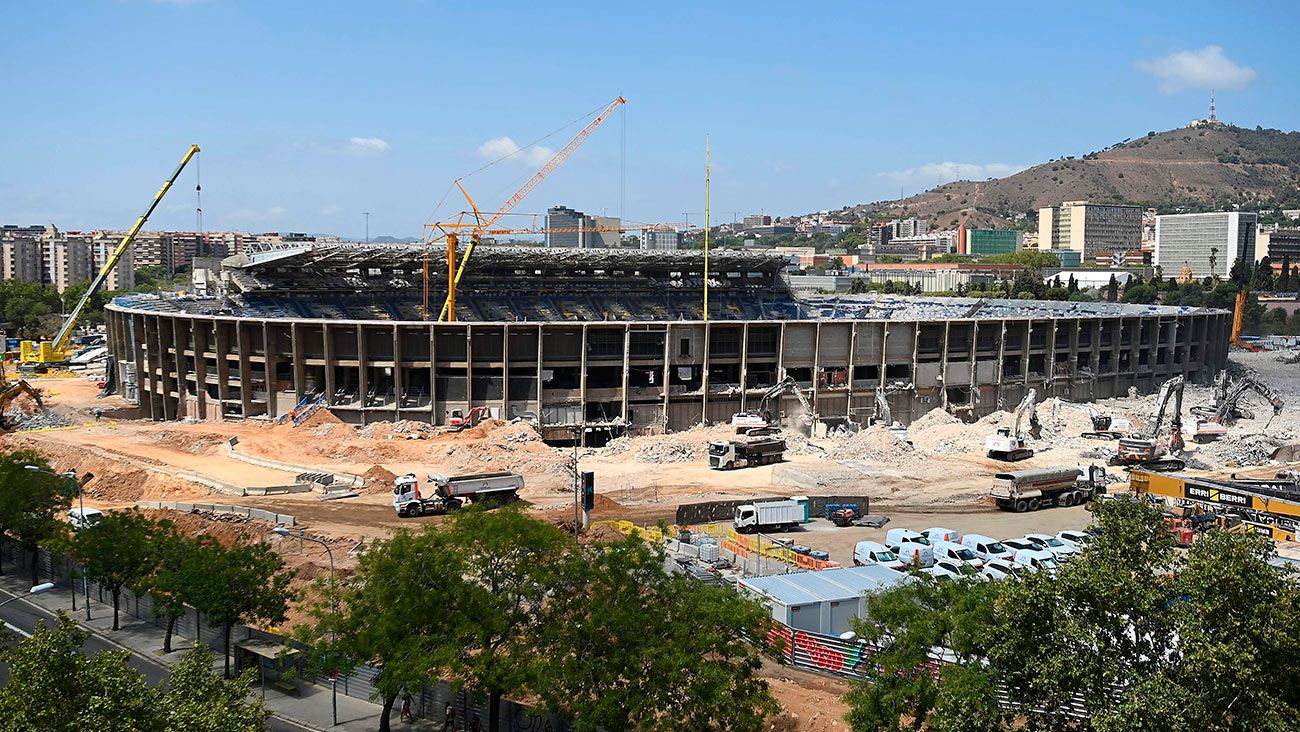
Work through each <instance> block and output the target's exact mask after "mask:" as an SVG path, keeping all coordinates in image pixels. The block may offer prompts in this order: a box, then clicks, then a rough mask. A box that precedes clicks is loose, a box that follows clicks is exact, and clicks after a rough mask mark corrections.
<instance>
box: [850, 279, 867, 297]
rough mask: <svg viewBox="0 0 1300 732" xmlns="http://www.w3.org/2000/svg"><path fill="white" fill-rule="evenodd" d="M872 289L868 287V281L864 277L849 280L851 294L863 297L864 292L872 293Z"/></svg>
mask: <svg viewBox="0 0 1300 732" xmlns="http://www.w3.org/2000/svg"><path fill="white" fill-rule="evenodd" d="M870 291H871V288H870V287H867V280H866V278H864V277H854V278H853V279H851V280H849V294H850V295H861V294H862V293H864V292H870Z"/></svg>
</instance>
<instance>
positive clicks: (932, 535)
mask: <svg viewBox="0 0 1300 732" xmlns="http://www.w3.org/2000/svg"><path fill="white" fill-rule="evenodd" d="M921 535H922V536H924V537H925V538H927V539H929V540H930V543H931V544H933V543H934V542H936V541H952V542H956V541H958V540H959V539H961V534H958V533H957V532H956V531H953V530H952V529H945V528H943V527H942V526H931V527H930V528H928V529H926V530H925V531H922V532H921Z"/></svg>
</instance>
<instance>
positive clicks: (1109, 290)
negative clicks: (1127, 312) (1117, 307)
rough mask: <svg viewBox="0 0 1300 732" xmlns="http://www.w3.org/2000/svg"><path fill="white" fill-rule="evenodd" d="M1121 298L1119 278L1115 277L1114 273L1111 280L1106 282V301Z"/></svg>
mask: <svg viewBox="0 0 1300 732" xmlns="http://www.w3.org/2000/svg"><path fill="white" fill-rule="evenodd" d="M1118 299H1119V280H1117V279H1115V275H1114V273H1112V274H1111V276H1110V282H1108V283H1106V302H1115V301H1116V300H1118Z"/></svg>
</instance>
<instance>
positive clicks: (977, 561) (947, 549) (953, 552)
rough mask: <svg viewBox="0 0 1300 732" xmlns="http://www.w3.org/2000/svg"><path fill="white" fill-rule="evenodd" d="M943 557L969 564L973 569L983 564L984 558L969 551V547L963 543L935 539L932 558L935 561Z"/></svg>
mask: <svg viewBox="0 0 1300 732" xmlns="http://www.w3.org/2000/svg"><path fill="white" fill-rule="evenodd" d="M943 559H947V560H950V561H954V562H961V563H963V564H969V565H970V566H972V567H974V568H975V569H979V568H980V567H983V566H984V560H983V559H981V558H980V557H978V556H977V555H976V554H975V552H973V551H971V549H970V547H967V546H965V545H963V544H954V543H953V542H951V541H936V542H934V560H935V561H936V562H937V561H940V560H943Z"/></svg>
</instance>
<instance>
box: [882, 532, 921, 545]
mask: <svg viewBox="0 0 1300 732" xmlns="http://www.w3.org/2000/svg"><path fill="white" fill-rule="evenodd" d="M905 541H910V542H913V543H916V544H923V545H925V546H930V540H929V539H927V538H925V535H924V534H920V533H917V532H915V531H912V530H911V529H890V530H889V531H886V532H885V543H886V544H888V545H889V546H898V545H899V544H902V543H903V542H905Z"/></svg>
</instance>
